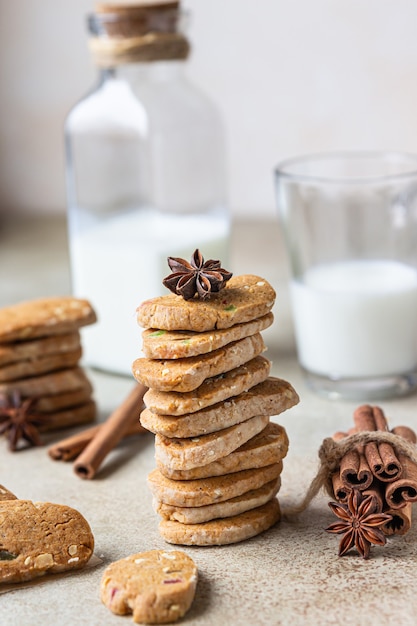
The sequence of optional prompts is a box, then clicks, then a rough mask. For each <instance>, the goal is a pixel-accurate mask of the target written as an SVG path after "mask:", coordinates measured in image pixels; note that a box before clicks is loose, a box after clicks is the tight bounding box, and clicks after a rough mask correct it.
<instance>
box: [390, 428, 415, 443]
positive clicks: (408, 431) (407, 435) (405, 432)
mask: <svg viewBox="0 0 417 626" xmlns="http://www.w3.org/2000/svg"><path fill="white" fill-rule="evenodd" d="M391 432H392V433H394V435H398V437H402V438H403V439H405V440H406V441H411V443H417V436H416V433H415V432H414V430H413V429H412V428H409V427H408V426H396V427H395V428H393V429H392V430H391Z"/></svg>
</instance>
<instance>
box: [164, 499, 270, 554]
mask: <svg viewBox="0 0 417 626" xmlns="http://www.w3.org/2000/svg"><path fill="white" fill-rule="evenodd" d="M280 517H281V513H280V508H279V504H278V500H277V499H276V498H273V499H272V500H269V502H267V503H266V504H263V505H262V506H259V507H257V508H256V509H252V510H251V511H246V512H245V513H240V514H239V515H235V516H233V517H226V518H224V519H216V520H212V521H210V522H204V523H202V524H181V523H180V522H173V521H170V520H162V521H161V522H160V524H159V532H160V533H161V535H162V537H163V538H164V539H165V541H167V542H168V543H174V544H178V545H187V546H213V545H220V546H222V545H227V544H231V543H237V542H239V541H243V540H244V539H250V537H255V536H256V535H259V534H260V533H261V532H263V531H265V530H268V528H271V527H272V526H273V525H274V524H276V522H278V521H279V519H280Z"/></svg>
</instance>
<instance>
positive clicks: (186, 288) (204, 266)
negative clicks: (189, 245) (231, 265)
mask: <svg viewBox="0 0 417 626" xmlns="http://www.w3.org/2000/svg"><path fill="white" fill-rule="evenodd" d="M168 265H169V267H170V268H171V270H172V272H173V273H172V274H170V275H169V276H167V277H166V278H164V280H163V281H162V282H163V284H164V285H165V287H168V289H170V290H171V291H173V292H174V293H176V294H178V295H180V296H182V297H183V298H184V300H191V299H192V298H194V296H195V294H197V295H198V296H199V297H200V298H202V299H205V298H209V297H210V296H211V295H212V294H213V293H217V292H218V291H220V290H221V289H223V287H224V286H225V284H226V282H227V281H228V280H229V279H230V278H231V277H232V276H233V274H232V273H231V272H228V271H227V270H225V269H223V268H222V267H221V266H220V261H214V260H213V259H210V260H209V261H204V258H203V255H202V254H201V252H200V250H198V249H197V250H195V251H194V254H193V256H192V258H191V263H188V261H185V260H184V259H180V258H176V257H168Z"/></svg>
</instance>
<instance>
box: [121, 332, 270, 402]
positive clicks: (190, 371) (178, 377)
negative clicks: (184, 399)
mask: <svg viewBox="0 0 417 626" xmlns="http://www.w3.org/2000/svg"><path fill="white" fill-rule="evenodd" d="M264 350H266V348H265V344H264V342H263V339H262V336H261V334H260V333H256V334H255V335H251V336H250V337H244V338H243V339H239V341H233V342H232V343H230V344H228V345H227V346H224V347H223V348H219V349H218V350H214V351H213V352H209V353H208V354H203V355H199V356H191V357H187V358H184V359H163V360H161V359H136V361H135V362H134V363H133V366H132V372H133V376H134V377H135V378H136V380H137V381H138V382H140V383H142V384H143V385H146V387H151V388H152V389H154V390H158V391H179V392H188V391H193V390H194V389H197V387H199V386H200V385H201V384H202V383H203V382H204V381H205V380H206V379H207V378H213V377H214V376H218V375H219V374H223V373H224V372H229V371H230V370H233V369H234V368H236V367H239V366H240V365H243V364H244V363H247V361H250V360H251V359H254V358H255V357H256V356H258V355H259V354H261V352H264Z"/></svg>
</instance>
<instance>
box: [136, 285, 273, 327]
mask: <svg viewBox="0 0 417 626" xmlns="http://www.w3.org/2000/svg"><path fill="white" fill-rule="evenodd" d="M275 296H276V294H275V291H274V289H273V288H272V286H271V285H270V284H269V283H268V282H267V281H266V280H265V279H264V278H260V277H259V276H254V275H251V274H248V275H243V276H233V277H232V278H231V279H230V280H229V281H228V283H227V285H226V286H225V288H224V289H222V290H221V291H219V292H218V293H216V294H213V295H212V297H210V298H209V299H207V300H199V299H197V298H194V299H192V300H184V298H182V297H181V296H177V295H175V294H169V295H166V296H159V297H156V298H153V299H151V300H145V302H142V304H140V305H139V307H138V308H137V321H138V323H139V325H140V326H142V327H143V328H159V329H163V330H192V331H197V332H204V331H207V330H214V329H216V328H230V327H231V326H233V325H235V324H242V323H244V322H249V321H251V320H254V319H257V318H259V317H262V316H263V315H266V314H267V313H269V312H270V311H271V309H272V307H273V305H274V302H275Z"/></svg>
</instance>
